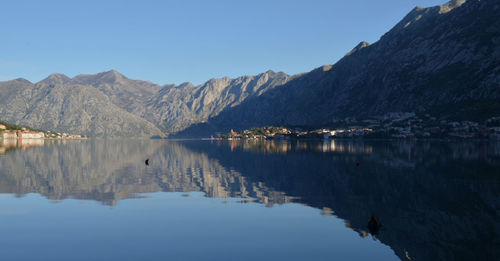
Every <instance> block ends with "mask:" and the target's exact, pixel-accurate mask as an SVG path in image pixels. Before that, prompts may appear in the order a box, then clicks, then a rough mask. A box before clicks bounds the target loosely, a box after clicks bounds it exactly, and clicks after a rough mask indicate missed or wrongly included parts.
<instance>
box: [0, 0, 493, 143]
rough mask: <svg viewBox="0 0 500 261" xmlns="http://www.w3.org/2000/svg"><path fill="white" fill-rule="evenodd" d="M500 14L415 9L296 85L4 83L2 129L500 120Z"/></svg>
mask: <svg viewBox="0 0 500 261" xmlns="http://www.w3.org/2000/svg"><path fill="white" fill-rule="evenodd" d="M499 12H500V3H499V2H498V1H492V0H488V1H479V0H468V1H466V0H453V1H451V2H449V3H446V4H444V5H442V6H436V7H431V8H420V7H417V8H415V9H414V10H412V11H411V12H410V13H409V14H408V15H407V16H406V17H404V18H403V20H402V21H401V22H399V23H398V24H397V25H396V26H395V27H394V28H393V29H392V30H390V31H389V32H388V33H386V34H385V35H384V36H382V37H381V39H380V40H379V41H378V42H376V43H374V44H372V45H370V44H368V43H366V42H361V43H360V44H359V45H357V46H356V47H355V48H354V49H353V50H352V51H350V52H349V53H347V54H346V56H345V57H344V58H342V59H341V60H340V61H339V62H337V63H336V64H335V65H333V66H332V65H327V66H323V67H320V68H317V69H315V70H313V71H311V72H309V73H304V74H299V75H294V76H289V75H287V74H285V73H281V72H279V73H276V72H273V71H268V72H266V73H262V74H259V75H256V76H243V77H239V78H236V79H230V78H227V77H226V78H220V79H212V80H209V81H207V82H206V83H203V84H201V85H198V86H194V85H192V84H191V83H183V84H180V85H178V86H176V85H165V86H160V85H157V84H153V83H151V82H147V81H138V80H132V79H128V78H127V77H125V76H124V75H121V74H120V73H118V72H116V71H109V72H103V73H99V74H96V75H78V76H76V77H74V78H69V77H67V76H65V75H62V74H52V75H50V76H49V77H48V78H46V79H44V80H42V81H40V82H39V83H36V84H33V83H30V82H29V81H26V80H24V79H16V80H13V81H9V82H0V119H2V120H4V121H7V122H11V123H14V124H19V125H28V126H31V127H33V128H40V129H47V130H55V131H58V132H76V133H80V134H86V135H91V136H141V137H149V136H157V135H159V136H162V135H168V134H172V133H178V134H179V136H206V135H210V134H213V133H215V132H226V131H228V130H229V129H242V128H250V127H257V126H263V125H302V126H307V125H310V126H322V125H323V126H324V125H327V124H329V123H331V122H333V121H335V120H338V119H344V118H346V117H355V118H358V119H365V118H371V117H376V116H381V115H383V114H386V113H388V112H415V113H429V114H432V115H433V116H438V117H440V118H461V119H469V120H482V119H484V118H489V117H492V116H499V115H498V111H500V92H499V87H500V49H499V48H498V46H500V19H498V13H499Z"/></svg>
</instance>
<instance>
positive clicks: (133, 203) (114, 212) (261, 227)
mask: <svg viewBox="0 0 500 261" xmlns="http://www.w3.org/2000/svg"><path fill="white" fill-rule="evenodd" d="M148 196H150V197H148V198H147V199H139V200H137V199H130V200H124V201H121V202H120V203H119V205H118V206H116V207H112V208H107V207H104V206H102V205H98V204H96V203H95V202H92V201H75V200H65V201H62V202H59V203H58V204H50V202H49V201H47V200H45V199H42V198H41V197H40V196H38V195H35V194H29V195H27V196H26V197H24V198H22V199H18V200H13V201H9V202H8V203H7V204H6V205H4V206H3V207H13V205H14V206H15V207H16V208H17V209H21V210H27V209H28V210H29V211H27V212H24V213H20V212H18V213H11V215H8V216H3V217H2V222H1V224H0V230H1V231H2V234H3V237H2V239H0V245H2V249H3V250H2V254H1V255H2V259H4V260H29V259H32V258H35V257H41V256H50V259H51V260H110V259H114V260H151V259H155V260H156V259H158V258H159V257H161V259H162V260H181V259H182V260H206V259H208V260H256V259H257V260H336V259H337V260H339V259H342V260H346V259H349V260H366V259H371V258H376V259H378V260H380V259H383V260H397V258H396V257H395V256H394V253H393V251H392V250H391V249H390V248H389V247H387V246H384V245H382V244H380V243H379V242H376V241H374V240H371V239H369V238H366V239H363V238H361V237H359V236H358V235H357V233H356V232H354V231H352V230H351V229H349V228H347V227H346V226H345V224H344V222H343V221H342V220H341V219H337V218H334V217H327V216H322V215H319V212H320V210H318V209H314V208H310V207H305V206H302V205H296V204H288V205H281V206H275V207H273V208H267V207H265V206H264V205H262V204H257V203H248V204H238V203H237V201H238V199H231V198H230V199H216V198H215V199H214V198H206V197H203V196H202V194H201V193H191V194H190V196H189V197H184V196H183V195H182V193H155V194H149V195H148ZM22 249H29V251H21V250H22ZM358 249H362V250H363V251H358Z"/></svg>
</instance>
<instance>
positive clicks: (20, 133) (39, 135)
mask: <svg viewBox="0 0 500 261" xmlns="http://www.w3.org/2000/svg"><path fill="white" fill-rule="evenodd" d="M82 138H84V137H83V136H81V135H78V134H67V133H53V132H50V131H48V132H42V131H32V130H30V129H27V128H20V129H14V130H13V129H8V128H7V126H5V125H3V124H0V139H3V140H7V139H24V140H27V139H82Z"/></svg>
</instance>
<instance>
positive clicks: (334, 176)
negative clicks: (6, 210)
mask: <svg viewBox="0 0 500 261" xmlns="http://www.w3.org/2000/svg"><path fill="white" fill-rule="evenodd" d="M146 158H149V159H150V166H146V165H145V164H144V160H145V159H146ZM357 162H359V166H356V165H357V164H356V163H357ZM499 166H500V145H499V144H498V143H497V144H491V143H474V142H472V143H471V142H468V143H436V142H434V143H431V142H413V143H412V142H395V143H390V142H359V141H345V142H338V141H328V142H316V143H315V142H300V141H299V142H258V141H256V142H251V141H249V142H242V141H235V142H231V143H227V142H220V143H216V142H214V143H212V142H200V141H186V142H170V141H113V140H89V141H82V142H70V143H66V144H45V146H43V147H30V148H29V149H26V150H16V149H11V150H9V151H8V152H6V153H5V154H4V155H1V156H0V193H15V194H20V195H22V194H25V193H30V192H34V193H40V194H42V195H45V196H46V197H48V198H50V199H54V200H58V199H64V198H68V197H72V198H78V199H92V200H98V201H101V202H103V203H105V204H115V203H116V201H117V200H120V199H124V198H131V197H135V195H136V194H137V193H145V192H155V191H182V192H187V191H203V192H205V193H206V195H207V196H209V197H243V198H247V197H252V198H256V200H257V201H259V202H262V203H265V204H268V205H272V204H275V203H286V202H291V201H298V202H300V203H303V204H307V205H309V206H312V207H315V208H318V209H323V210H324V211H323V213H325V214H331V213H333V214H335V215H337V216H339V217H340V218H342V219H344V220H345V221H346V226H348V227H350V228H352V229H353V230H355V231H357V232H359V234H360V235H361V236H367V235H368V232H367V231H368V230H369V229H368V228H367V223H368V220H369V219H370V217H371V215H372V214H375V215H376V216H377V217H378V218H379V220H380V222H381V223H382V228H381V230H380V232H379V234H378V236H377V237H378V238H379V239H380V241H382V242H383V243H385V244H387V245H389V246H391V247H392V248H393V249H394V251H395V252H396V253H397V255H398V256H399V257H400V258H401V259H407V258H411V260H493V259H495V258H496V257H497V256H498V255H499V254H500V253H499V249H500V248H499V245H500V242H499V235H500V225H499V224H500V218H499V216H500V202H499V201H500V200H499V198H500V176H498V169H499Z"/></svg>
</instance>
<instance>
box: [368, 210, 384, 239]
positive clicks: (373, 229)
mask: <svg viewBox="0 0 500 261" xmlns="http://www.w3.org/2000/svg"><path fill="white" fill-rule="evenodd" d="M381 227H382V223H380V221H379V220H378V217H377V216H375V215H372V217H371V218H370V221H368V229H369V230H370V233H371V234H372V235H375V236H376V235H378V232H379V231H380V228H381Z"/></svg>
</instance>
